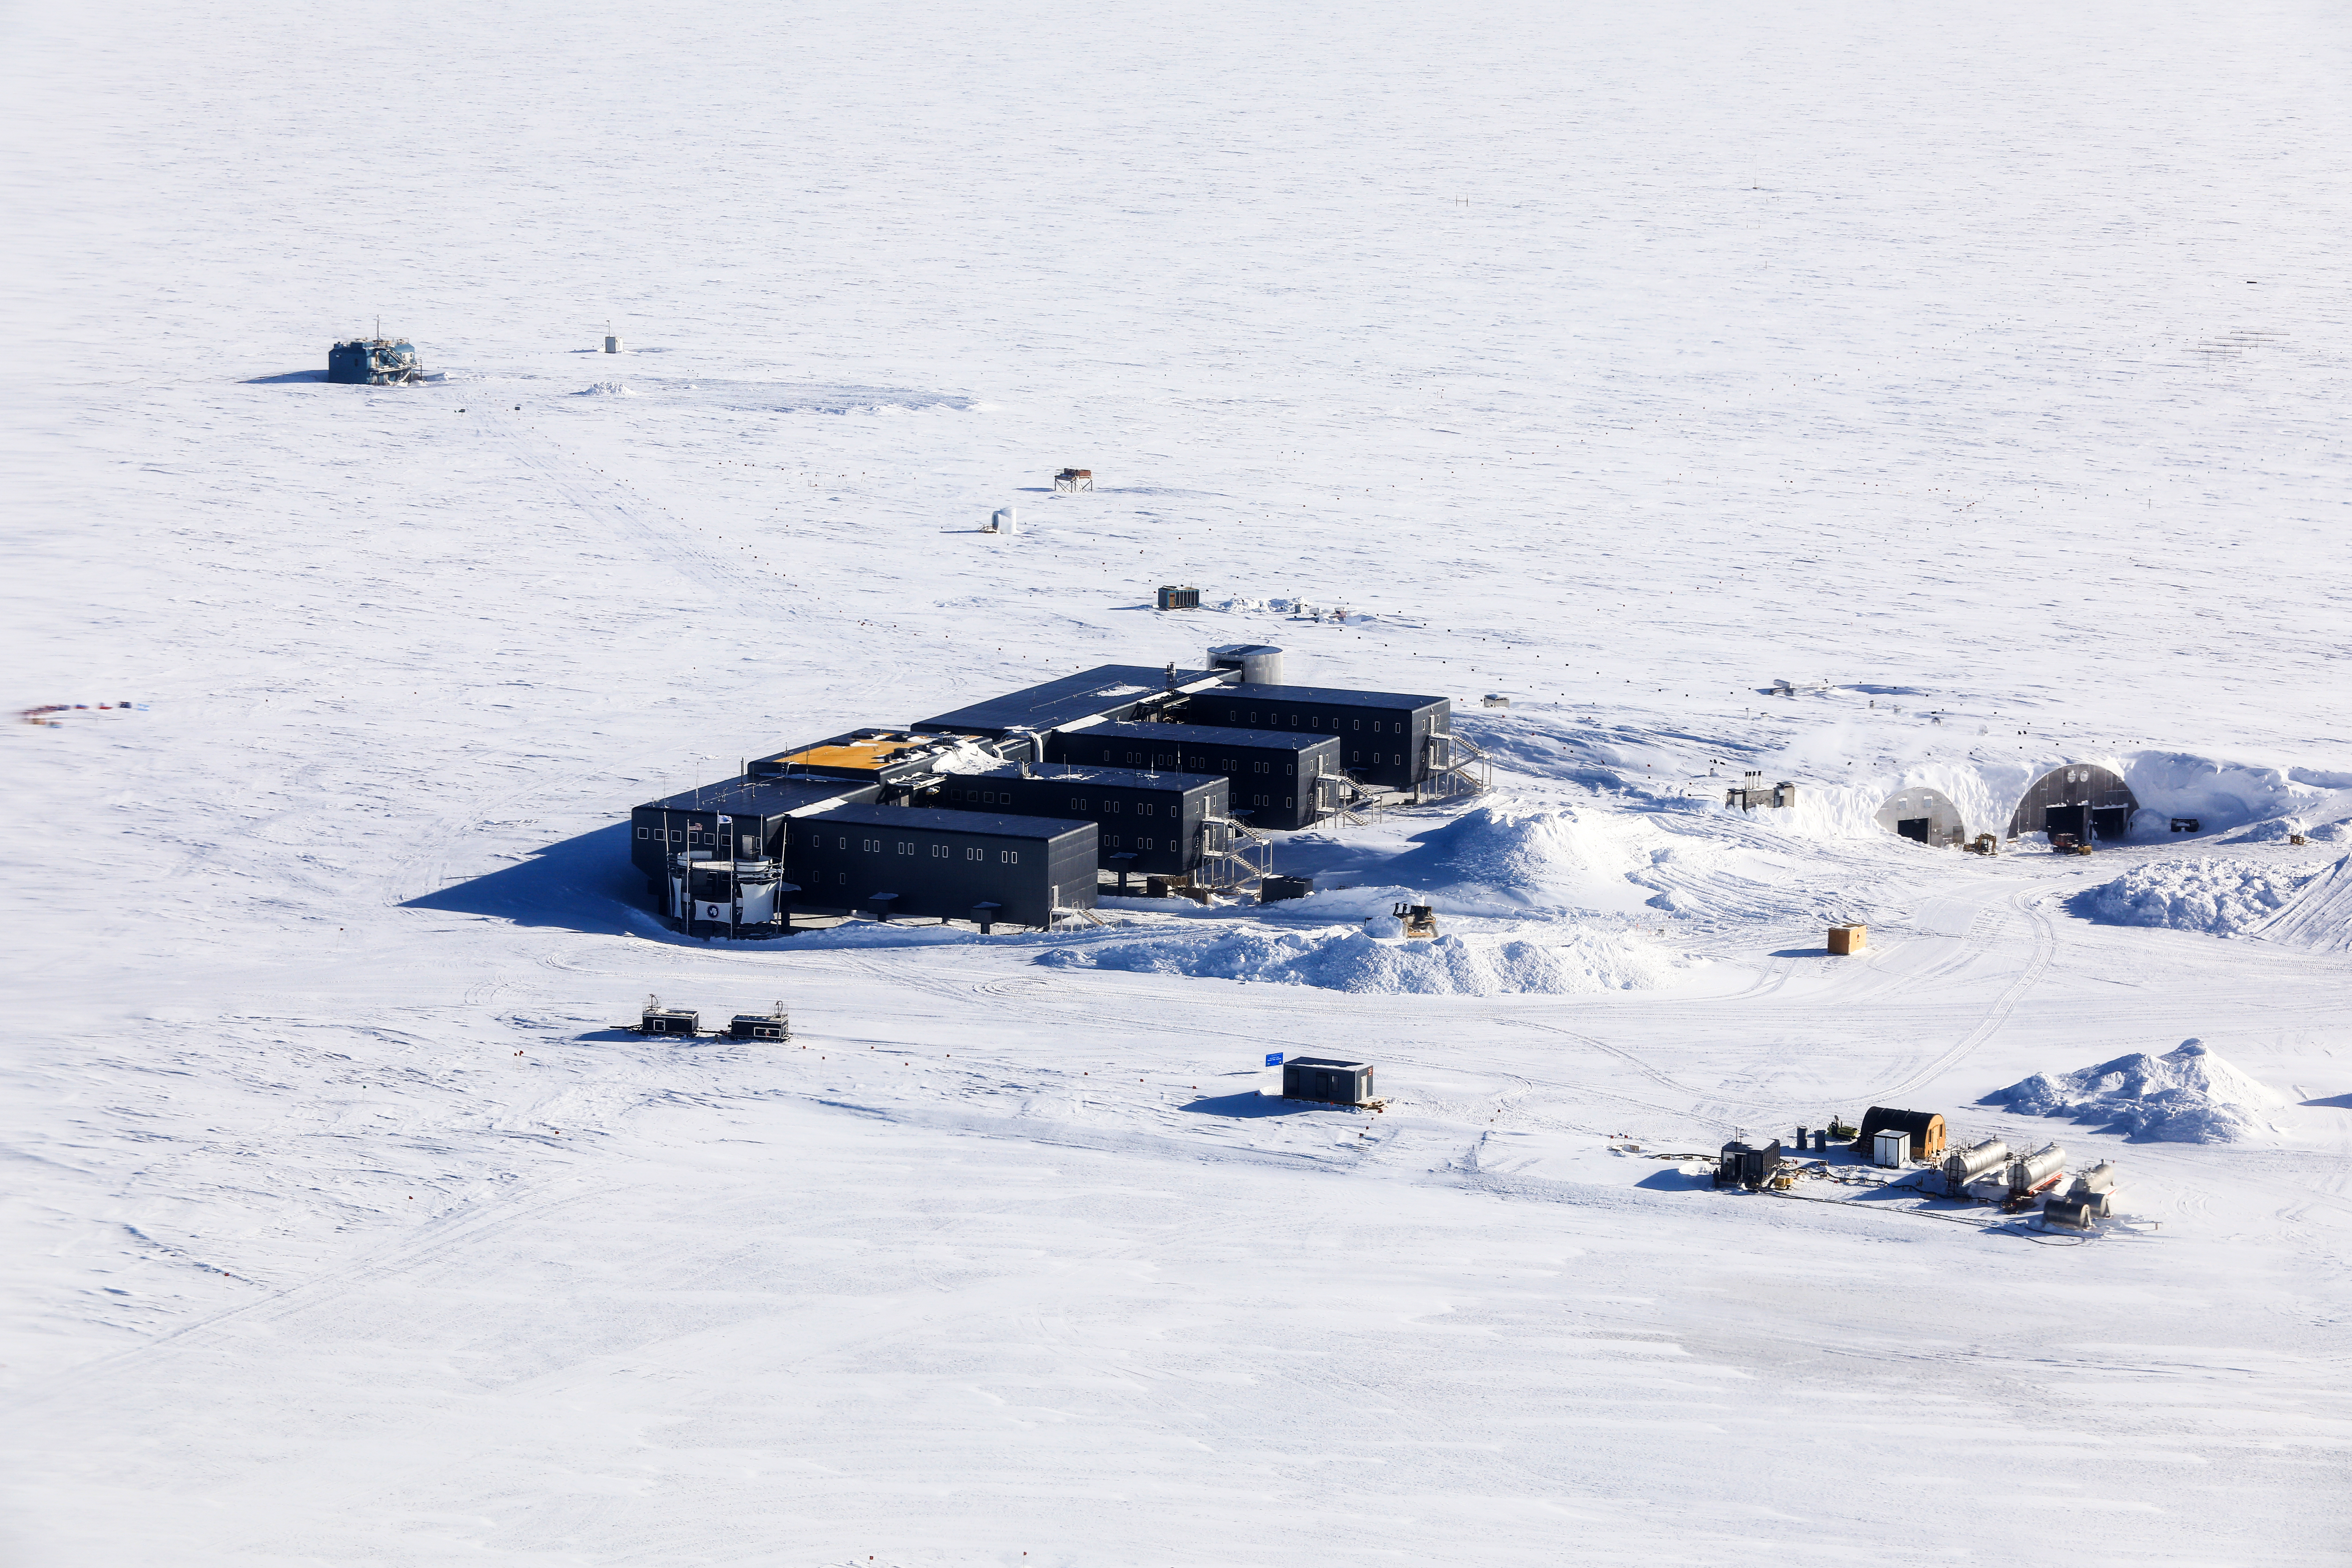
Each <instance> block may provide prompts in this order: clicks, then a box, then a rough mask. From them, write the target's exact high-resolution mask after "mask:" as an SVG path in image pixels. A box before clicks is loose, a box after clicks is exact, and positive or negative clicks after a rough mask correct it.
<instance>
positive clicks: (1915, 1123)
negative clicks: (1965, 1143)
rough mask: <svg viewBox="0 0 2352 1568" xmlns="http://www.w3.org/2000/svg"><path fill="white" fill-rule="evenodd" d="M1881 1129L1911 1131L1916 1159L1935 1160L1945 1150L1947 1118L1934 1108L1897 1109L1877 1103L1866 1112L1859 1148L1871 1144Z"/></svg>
mask: <svg viewBox="0 0 2352 1568" xmlns="http://www.w3.org/2000/svg"><path fill="white" fill-rule="evenodd" d="M1881 1132H1908V1133H1909V1134H1911V1158H1913V1159H1914V1160H1932V1159H1934V1158H1935V1157H1936V1156H1937V1155H1938V1154H1940V1153H1942V1152H1944V1119H1943V1118H1942V1117H1941V1116H1938V1115H1937V1114H1936V1112H1934V1111H1932V1110H1892V1109H1890V1108H1888V1107H1886V1106H1884V1105H1874V1106H1872V1107H1871V1108H1870V1109H1869V1110H1867V1111H1865V1112H1864V1114H1863V1118H1862V1131H1861V1133H1860V1134H1859V1135H1858V1136H1857V1137H1856V1138H1855V1139H1854V1144H1855V1146H1856V1147H1857V1148H1862V1149H1868V1148H1871V1147H1873V1146H1874V1142H1875V1140H1876V1139H1877V1137H1878V1134H1880V1133H1881Z"/></svg>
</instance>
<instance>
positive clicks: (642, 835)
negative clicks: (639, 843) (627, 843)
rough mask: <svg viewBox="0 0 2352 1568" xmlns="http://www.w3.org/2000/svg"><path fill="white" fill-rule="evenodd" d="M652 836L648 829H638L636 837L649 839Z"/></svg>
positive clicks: (651, 831) (650, 830)
mask: <svg viewBox="0 0 2352 1568" xmlns="http://www.w3.org/2000/svg"><path fill="white" fill-rule="evenodd" d="M653 836H654V830H653V829H652V828H650V827H640V828H638V829H637V837H640V838H651V837H653Z"/></svg>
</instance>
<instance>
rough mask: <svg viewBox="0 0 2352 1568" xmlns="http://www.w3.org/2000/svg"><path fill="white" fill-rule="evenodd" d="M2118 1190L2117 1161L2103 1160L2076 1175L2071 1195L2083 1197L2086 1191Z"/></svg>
mask: <svg viewBox="0 0 2352 1568" xmlns="http://www.w3.org/2000/svg"><path fill="white" fill-rule="evenodd" d="M2115 1190H2116V1163H2115V1162H2114V1161H2113V1160H2102V1161H2100V1162H2099V1163H2097V1164H2095V1165H2094V1166H2092V1167H2091V1168H2090V1169H2089V1170H2087V1171H2084V1172H2083V1173H2080V1174H2078V1175H2077V1176H2075V1178H2074V1188H2073V1190H2072V1191H2070V1192H2069V1193H2068V1194H2067V1195H2068V1196H2069V1197H2081V1196H2082V1195H2083V1194H2085V1193H2112V1192H2114V1191H2115Z"/></svg>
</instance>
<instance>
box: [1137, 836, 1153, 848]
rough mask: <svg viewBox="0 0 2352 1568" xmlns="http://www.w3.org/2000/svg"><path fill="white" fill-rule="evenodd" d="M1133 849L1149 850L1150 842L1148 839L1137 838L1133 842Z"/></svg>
mask: <svg viewBox="0 0 2352 1568" xmlns="http://www.w3.org/2000/svg"><path fill="white" fill-rule="evenodd" d="M1135 847H1137V848H1138V849H1149V848H1150V847H1151V840H1150V839H1149V838H1139V839H1137V840H1136V841H1135Z"/></svg>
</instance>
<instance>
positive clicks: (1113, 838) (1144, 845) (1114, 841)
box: [1103, 833, 1174, 849]
mask: <svg viewBox="0 0 2352 1568" xmlns="http://www.w3.org/2000/svg"><path fill="white" fill-rule="evenodd" d="M1103 842H1104V843H1106V844H1108V845H1109V846H1110V847H1112V848H1114V849H1117V848H1119V847H1121V846H1120V844H1119V841H1118V834H1116V833H1114V834H1111V835H1109V836H1108V837H1106V838H1105V839H1104V840H1103ZM1135 847H1137V848H1138V849H1149V848H1150V847H1151V840H1150V839H1149V838H1139V839H1137V840H1136V841H1135ZM1170 847H1171V848H1173V847H1174V846H1173V845H1172V844H1171V846H1170Z"/></svg>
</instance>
